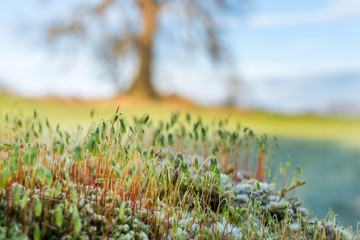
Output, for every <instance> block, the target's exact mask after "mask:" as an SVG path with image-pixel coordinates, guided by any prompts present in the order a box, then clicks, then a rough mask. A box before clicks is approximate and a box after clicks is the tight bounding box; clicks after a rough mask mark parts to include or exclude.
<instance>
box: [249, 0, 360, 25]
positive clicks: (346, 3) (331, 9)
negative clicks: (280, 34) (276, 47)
mask: <svg viewBox="0 0 360 240" xmlns="http://www.w3.org/2000/svg"><path fill="white" fill-rule="evenodd" d="M353 17H360V1H359V0H336V1H333V3H332V4H329V5H328V6H327V7H325V8H322V9H316V10H307V11H294V12H286V13H258V14H252V15H250V16H249V19H248V20H249V23H250V25H252V26H256V27H278V26H292V25H302V24H316V23H326V22H330V21H336V20H341V19H348V18H353Z"/></svg>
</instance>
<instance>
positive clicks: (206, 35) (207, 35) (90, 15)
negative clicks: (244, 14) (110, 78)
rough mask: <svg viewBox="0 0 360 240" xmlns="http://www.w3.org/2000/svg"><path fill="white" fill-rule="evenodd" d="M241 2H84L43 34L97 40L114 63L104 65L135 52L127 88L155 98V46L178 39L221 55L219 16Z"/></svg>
mask: <svg viewBox="0 0 360 240" xmlns="http://www.w3.org/2000/svg"><path fill="white" fill-rule="evenodd" d="M241 3H242V0H98V1H89V2H87V1H84V2H82V4H81V5H79V6H78V7H77V8H76V9H74V12H73V14H72V15H70V16H69V17H68V18H67V19H60V20H59V19H57V20H54V21H53V22H52V23H51V24H50V26H49V28H48V30H47V36H48V40H50V41H55V40H58V39H59V38H61V37H64V36H69V35H73V36H80V39H83V40H86V41H89V42H90V43H95V44H97V46H99V43H101V44H100V45H101V46H102V47H101V48H100V49H101V50H102V51H101V53H102V54H101V55H102V56H103V59H106V60H107V62H112V64H110V63H108V66H116V63H117V62H118V61H119V59H120V60H121V59H124V58H126V56H129V55H133V56H134V55H135V56H137V61H138V63H137V64H138V65H137V72H136V73H135V75H134V81H133V83H132V85H131V87H130V89H129V93H130V94H134V95H140V94H141V95H146V96H148V97H157V96H158V93H157V91H156V89H155V88H154V84H153V69H154V59H155V52H156V51H155V48H156V46H158V45H159V44H169V45H170V44H171V45H172V44H175V42H176V43H177V44H179V43H180V42H181V45H182V46H184V45H187V46H191V49H202V50H204V52H206V53H208V54H209V56H211V57H212V58H213V59H219V57H220V56H221V55H222V53H223V52H224V49H225V47H226V46H225V45H224V44H222V43H221V41H220V40H221V37H220V35H219V31H221V29H222V28H223V25H224V23H223V22H222V21H223V16H225V14H228V13H233V14H234V15H237V14H238V13H239V12H240V11H241V8H242V4H241ZM76 39H79V38H76ZM179 39H180V40H179ZM166 42H167V43H166ZM184 43H185V44H184ZM97 49H99V47H97ZM114 63H115V64H114ZM114 76H116V74H115V75H114Z"/></svg>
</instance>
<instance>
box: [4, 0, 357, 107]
mask: <svg viewBox="0 0 360 240" xmlns="http://www.w3.org/2000/svg"><path fill="white" fill-rule="evenodd" d="M53 2H55V1H53ZM66 2H67V3H71V2H72V1H66ZM41 4H42V3H41V1H37V0H29V1H20V0H13V1H6V2H5V1H4V2H3V3H1V4H0V35H1V36H2V37H1V38H0V52H1V54H0V86H3V87H7V88H10V89H13V90H16V91H17V92H20V93H22V94H26V95H30V96H38V95H47V94H56V95H60V96H67V95H75V96H79V97H106V96H109V95H112V94H114V90H113V89H114V88H113V86H112V85H111V83H110V82H109V81H103V79H104V74H103V73H102V70H101V69H100V68H99V67H98V66H97V65H96V63H95V62H94V61H93V58H92V57H91V56H90V54H89V52H88V51H86V50H84V51H83V50H80V51H79V52H78V54H77V55H76V57H74V56H72V55H70V54H65V53H61V52H60V53H59V52H58V53H57V54H56V55H54V53H53V52H52V51H51V50H49V48H48V47H44V46H43V45H42V44H41V43H40V41H38V39H39V38H38V35H36V34H37V32H30V31H28V27H29V26H31V24H32V23H35V22H41V21H43V20H44V19H46V17H48V16H49V15H51V14H56V13H57V11H59V9H55V8H51V9H50V10H49V8H47V10H46V11H44V8H42V7H41ZM63 7H64V6H63ZM245 8H246V14H245V15H244V16H241V17H237V16H230V15H229V16H222V17H221V19H219V21H220V22H222V23H223V24H224V25H225V26H226V29H225V33H224V39H225V41H226V42H228V43H229V46H230V51H231V53H232V55H233V59H234V62H233V65H232V66H231V67H232V68H235V69H236V72H237V73H238V74H239V76H240V79H241V80H242V86H243V87H242V91H239V94H238V95H239V102H240V103H242V104H243V105H246V106H255V107H259V108H265V109H269V110H274V111H281V112H288V113H293V112H304V111H309V110H324V109H326V108H328V107H329V106H331V105H334V104H353V105H357V106H360V97H359V94H358V92H359V91H360V1H358V0H316V1H314V0H302V1H288V0H253V1H248V5H247V6H246V7H245ZM63 9H66V7H65V8H63ZM30 33H31V34H30ZM70 66H71V67H70ZM125 68H126V69H128V70H129V69H130V70H131V66H126V67H125ZM228 68H229V67H226V66H214V65H212V64H211V63H210V62H209V61H208V60H207V59H206V58H205V57H204V56H198V58H197V60H196V63H194V62H190V63H189V61H187V60H186V59H185V60H184V59H183V58H182V59H180V58H166V57H160V58H159V61H158V64H157V67H156V73H155V78H156V85H157V87H158V89H160V90H162V91H164V92H175V93H178V94H182V95H184V96H186V97H189V98H191V99H194V100H195V101H197V102H200V103H204V104H214V103H222V102H224V101H225V100H226V98H227V93H228V87H227V85H226V80H227V79H228V77H229V75H228V73H227V72H226V70H227V69H228ZM130 70H129V72H131V71H130ZM129 81H130V74H124V75H123V82H122V85H124V86H125V85H127V84H128V83H129ZM339 84H340V86H341V87H339ZM204 85H205V86H206V91H204Z"/></svg>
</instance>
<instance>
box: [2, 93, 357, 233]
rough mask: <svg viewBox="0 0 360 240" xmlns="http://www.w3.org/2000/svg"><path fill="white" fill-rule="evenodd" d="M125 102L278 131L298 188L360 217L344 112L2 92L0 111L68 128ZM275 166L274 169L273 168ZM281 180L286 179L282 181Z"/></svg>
mask: <svg viewBox="0 0 360 240" xmlns="http://www.w3.org/2000/svg"><path fill="white" fill-rule="evenodd" d="M117 106H120V112H121V113H122V114H123V115H125V116H126V115H134V114H135V115H138V116H141V115H142V114H143V113H145V112H146V113H149V114H150V116H151V118H152V119H153V120H155V121H156V120H157V119H161V118H164V117H169V116H170V113H171V112H176V111H180V112H190V113H192V114H193V115H200V116H202V117H203V118H204V120H205V121H206V119H211V118H213V117H216V118H229V119H230V122H236V121H239V120H240V122H241V123H242V125H243V126H248V127H250V128H251V129H253V130H254V131H255V132H257V133H267V134H269V135H276V136H278V142H279V145H280V148H279V149H278V150H276V151H275V157H274V159H273V162H272V166H273V169H277V166H278V165H279V163H280V162H286V160H287V157H288V155H290V156H291V159H292V165H291V166H290V170H294V169H296V166H297V164H300V165H301V166H302V168H303V171H304V179H306V180H307V184H306V185H305V186H302V187H301V188H299V189H298V190H296V195H297V196H299V197H300V198H301V199H302V200H304V201H305V205H306V206H308V207H310V208H312V209H313V210H314V213H315V214H318V215H319V217H324V216H325V214H326V213H327V212H328V210H329V208H331V209H333V210H334V212H335V213H336V214H338V215H339V217H338V219H339V220H340V224H344V225H352V226H353V227H355V228H356V221H358V220H359V219H360V185H359V184H358V182H359V181H360V174H359V172H360V120H359V119H345V118H339V117H319V116H312V115H306V116H283V115H278V114H269V113H264V112H260V111H241V110H234V109H230V108H226V109H222V108H202V107H197V106H193V105H192V104H190V103H187V102H185V103H184V102H182V101H181V100H178V99H169V100H168V101H165V102H161V103H159V102H145V103H144V102H142V101H140V100H131V99H128V98H118V99H113V100H103V101H86V102H82V101H77V100H69V99H67V100H59V99H53V98H47V99H42V100H41V99H38V100H37V99H24V98H21V97H16V96H13V95H6V94H3V95H1V96H0V113H1V114H2V115H3V114H5V113H7V112H10V113H16V114H18V113H20V114H22V115H24V116H27V115H31V114H33V111H34V109H36V110H37V112H38V114H39V115H40V116H46V117H48V118H49V121H50V122H60V124H61V126H62V127H63V128H68V129H74V126H77V125H78V124H80V125H81V126H83V127H84V128H87V126H89V125H90V122H89V117H90V113H91V112H93V113H94V114H93V118H92V119H93V120H94V121H97V120H99V119H108V118H109V117H110V116H112V115H113V114H114V112H115V110H116V108H117ZM274 171H275V170H274ZM279 184H281V181H279Z"/></svg>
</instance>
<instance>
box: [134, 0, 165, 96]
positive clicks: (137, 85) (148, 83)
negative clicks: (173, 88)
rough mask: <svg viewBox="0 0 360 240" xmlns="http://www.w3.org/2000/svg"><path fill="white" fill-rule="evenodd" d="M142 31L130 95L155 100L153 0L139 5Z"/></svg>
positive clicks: (154, 4)
mask: <svg viewBox="0 0 360 240" xmlns="http://www.w3.org/2000/svg"><path fill="white" fill-rule="evenodd" d="M140 9H141V15H142V19H143V31H142V33H141V35H140V36H139V39H138V44H139V45H138V56H139V61H140V62H139V67H138V72H137V74H136V76H135V79H134V82H133V84H132V86H131V88H130V91H129V93H130V94H131V95H137V96H146V97H150V98H156V97H157V96H158V94H157V92H156V90H155V88H154V86H153V82H152V77H153V76H152V70H153V61H154V53H153V50H154V37H155V33H156V29H157V15H158V10H159V6H158V4H157V3H156V2H155V1H154V0H144V1H142V3H141V4H140Z"/></svg>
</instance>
